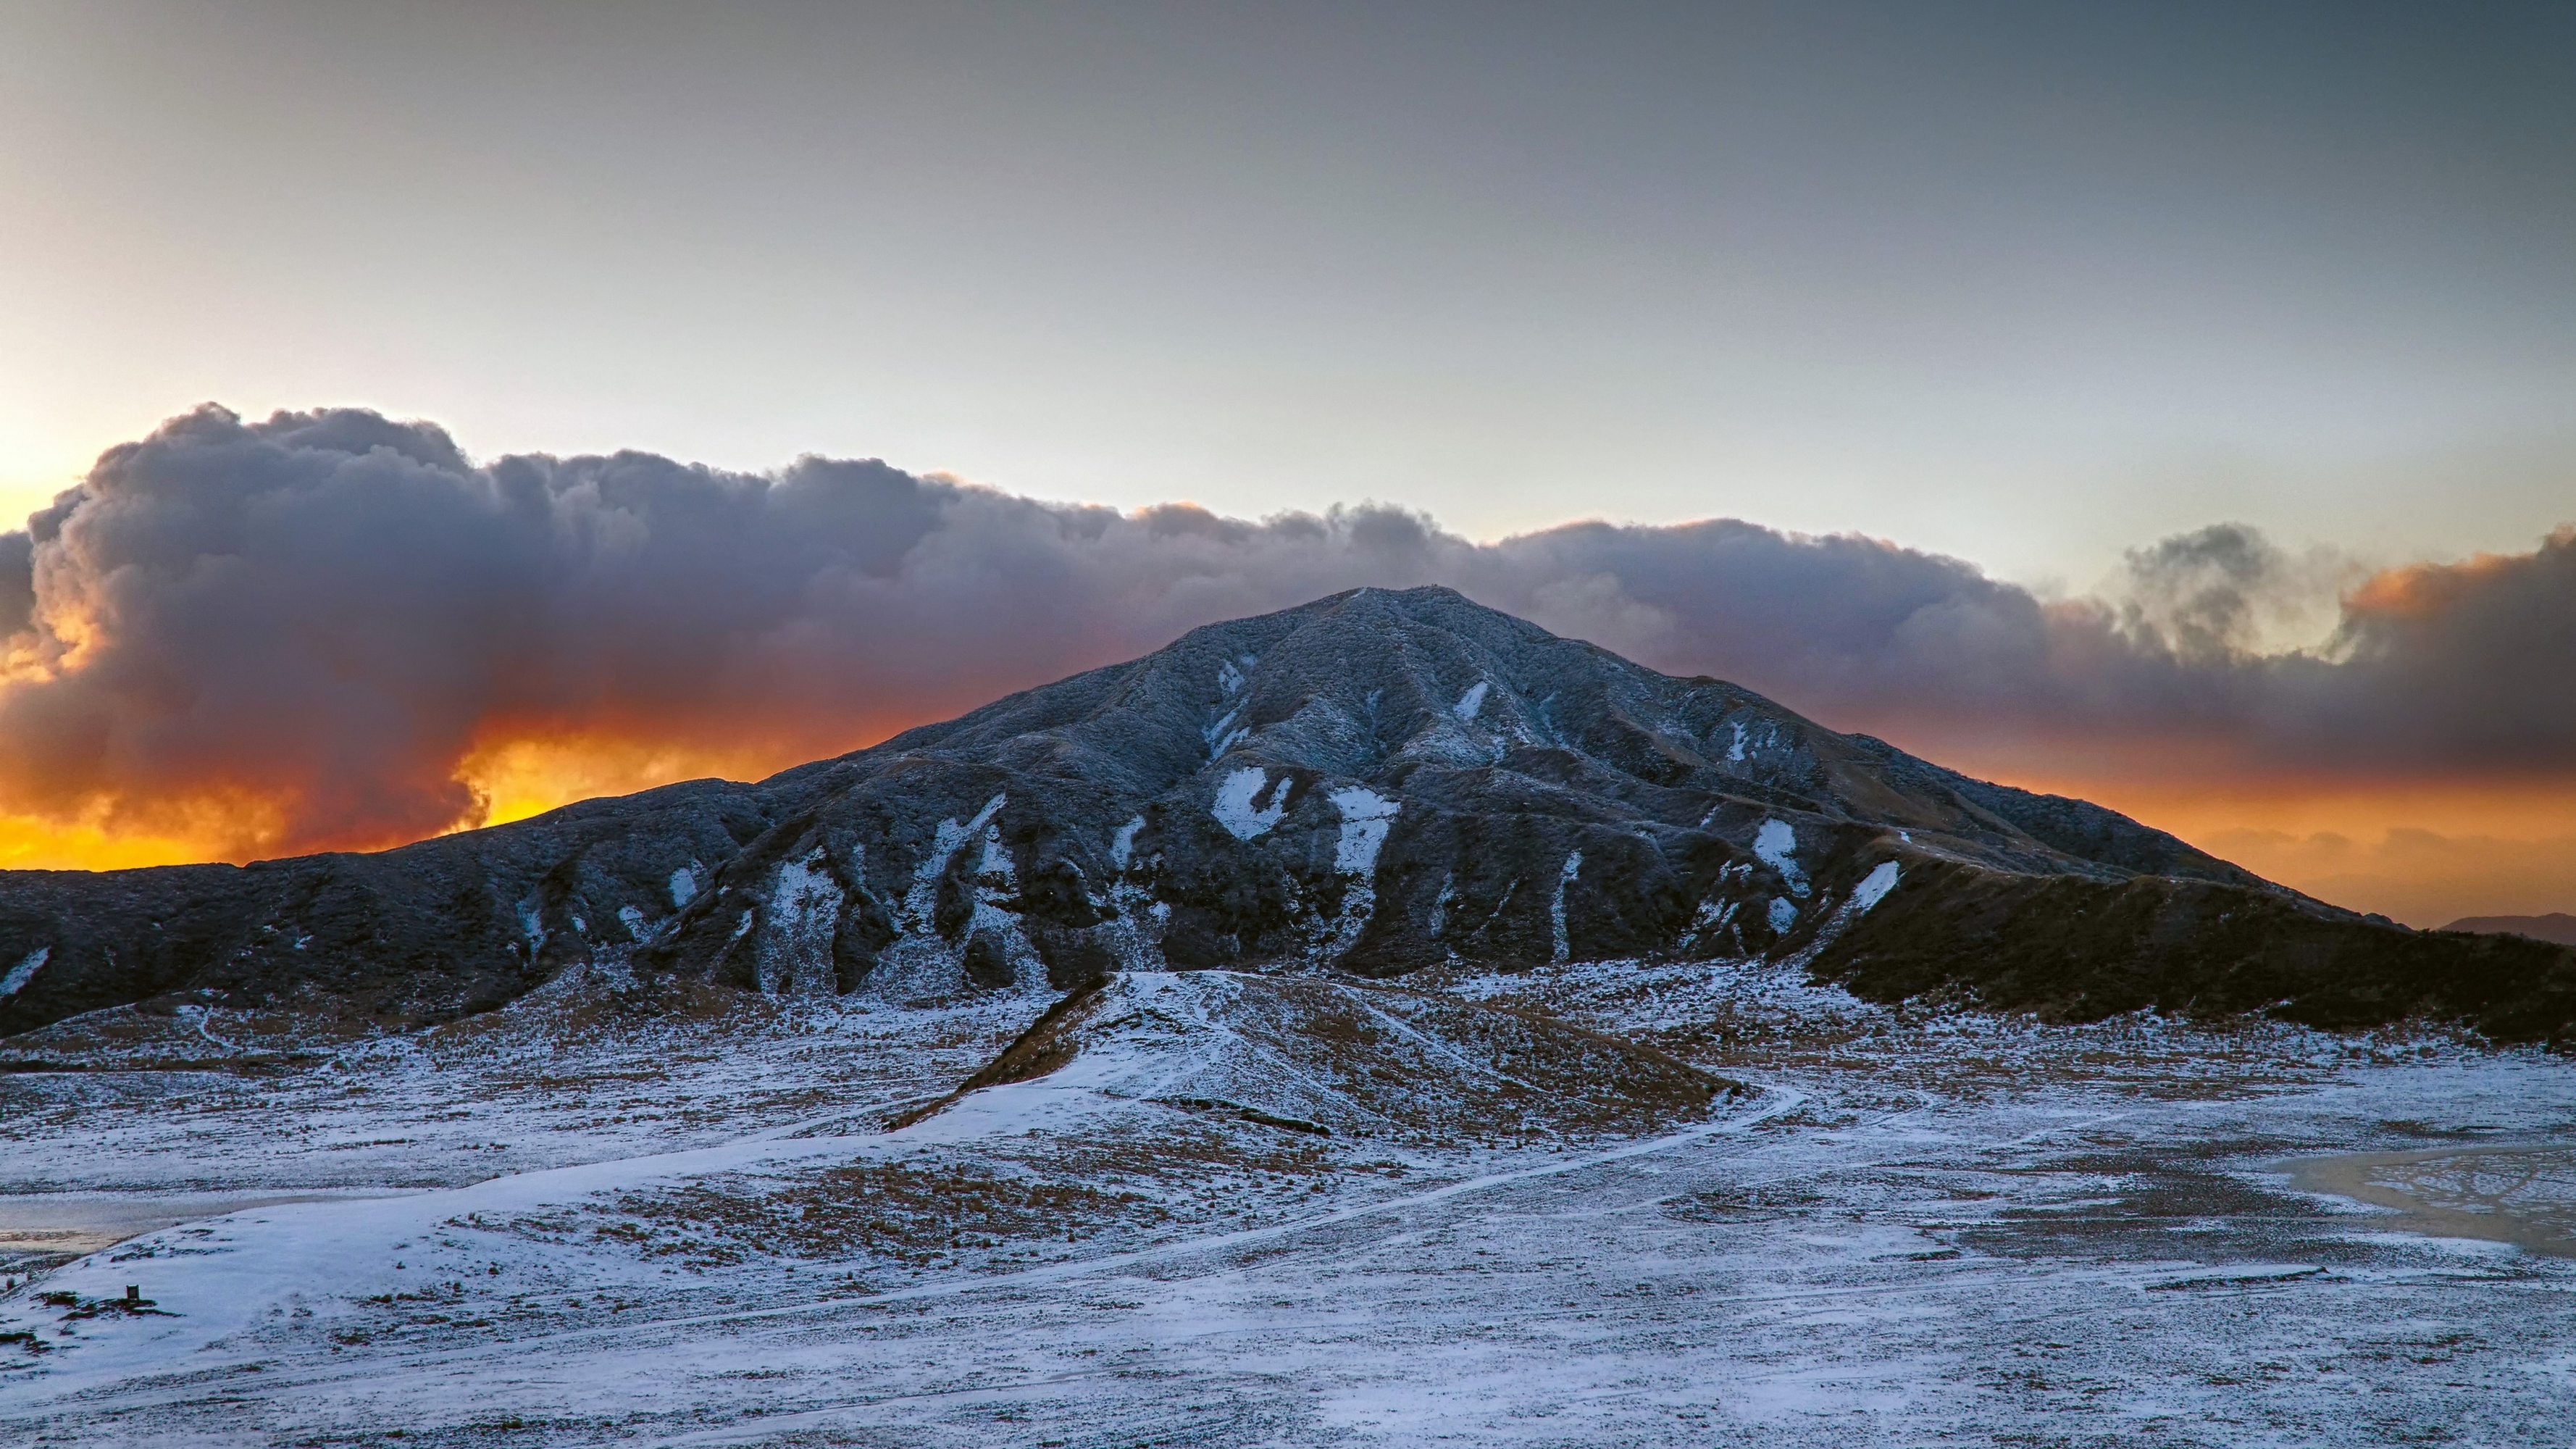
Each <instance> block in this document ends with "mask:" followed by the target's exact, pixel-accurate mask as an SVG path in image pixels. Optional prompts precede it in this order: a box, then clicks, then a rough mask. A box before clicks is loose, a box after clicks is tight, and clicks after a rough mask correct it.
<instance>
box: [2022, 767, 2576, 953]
mask: <svg viewBox="0 0 2576 1449" xmlns="http://www.w3.org/2000/svg"><path fill="white" fill-rule="evenodd" d="M2006 783H2010V784H2015V785H2019V786H2021V787H2022V788H2023V789H2026V790H2045V791H2047V792H2049V793H2051V794H2057V795H2074V796H2079V797H2081V798H2084V799H2087V800H2091V801H2093V802H2095V803H2097V804H2101V805H2106V806H2109V807H2110V808H2111V809H2114V810H2117V811H2119V812H2120V813H2121V814H2123V815H2127V816H2129V817H2131V818H2132V819H2136V820H2140V821H2143V822H2145V823H2146V824H2149V825H2153V826H2155V827H2156V828H2157V829H2159V830H2167V831H2171V832H2172V833H2173V834H2175V835H2178V836H2180V837H2182V838H2183V839H2184V840H2187V841H2189V842H2191V843H2192V844H2193V845H2196V846H2199V847H2200V848H2201V849H2203V850H2206V851H2208V852H2209V853H2210V854H2212V855H2215V856H2218V857H2219V858H2221V859H2223V860H2228V861H2232V862H2234V863H2235V864H2237V865H2241V866H2243V867H2245V868H2246V869H2247V870H2250V871H2252V872H2254V873H2255V874H2257V875H2259V876H2262V877H2264V878H2265V879H2267V880H2275V881H2279V882H2280V883H2281V884H2283V885H2286V886H2289V887H2291V888H2292V889H2294V890H2299V891H2304V892H2306V893H2308V894H2309V895H2312V896H2315V897H2317V898H2318V899H2320V900H2326V901H2331V902H2333V903H2334V904H2336V905H2339V906H2346V907H2349V908H2351V909H2353V910H2357V911H2377V912H2380V913H2382V914H2385V915H2388V916H2392V917H2394V918H2396V919H2397V920H2400V921H2403V922H2405V923H2406V924H2408V925H2410V926H2420V927H2433V926H2442V925H2447V924H2449V923H2450V922H2452V921H2455V920H2457V919H2459V918H2460V917H2462V916H2484V915H2538V914H2542V913H2545V912H2549V911H2570V910H2576V779H2534V780H2514V781H2507V780H2484V781H2406V780H2393V781H2384V782H2372V781H2353V782H2338V783H2328V782H2266V783H2260V784H2255V783H2243V782H2236V783H2231V782H2226V781H2208V780H2203V781H2191V780H2185V779H2176V778H2173V777H2164V778H2159V779H2155V780H2151V781H2139V780H2135V779H2119V778H2114V779H2081V778H2072V777H2068V776H2062V775H2051V776H2045V777H2036V776H2025V777H2021V778H2008V779H2007V780H2006Z"/></svg>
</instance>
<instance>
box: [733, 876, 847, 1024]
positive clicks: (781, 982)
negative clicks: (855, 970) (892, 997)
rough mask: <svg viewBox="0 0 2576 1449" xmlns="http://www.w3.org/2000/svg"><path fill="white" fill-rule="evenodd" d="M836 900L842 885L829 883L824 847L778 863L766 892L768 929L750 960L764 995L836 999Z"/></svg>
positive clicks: (836, 882)
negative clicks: (833, 967) (834, 966)
mask: <svg viewBox="0 0 2576 1449" xmlns="http://www.w3.org/2000/svg"><path fill="white" fill-rule="evenodd" d="M841 901H842V894H841V885H840V882H838V881H836V880H834V879H832V876H831V872H830V870H829V869H828V867H827V864H826V862H825V860H824V856H823V847H821V846H819V845H818V846H815V847H814V848H813V849H812V850H810V851H808V852H806V853H805V854H804V855H803V856H801V857H798V858H796V859H793V860H782V861H780V862H779V863H778V869H777V872H776V874H775V875H773V876H772V877H771V882H770V888H769V912H768V917H769V919H768V927H769V929H768V930H767V931H765V932H763V933H762V936H761V940H760V949H759V952H758V954H757V955H756V957H755V958H754V969H755V971H756V973H757V975H758V978H759V982H760V989H761V991H762V992H763V993H765V994H767V995H772V996H775V995H777V994H779V993H780V992H781V991H786V992H788V993H791V994H793V995H797V996H831V995H835V994H837V992H838V990H839V983H838V980H837V977H836V975H835V973H834V972H833V970H832V931H833V928H834V926H835V925H836V924H838V922H839V920H840V914H841Z"/></svg>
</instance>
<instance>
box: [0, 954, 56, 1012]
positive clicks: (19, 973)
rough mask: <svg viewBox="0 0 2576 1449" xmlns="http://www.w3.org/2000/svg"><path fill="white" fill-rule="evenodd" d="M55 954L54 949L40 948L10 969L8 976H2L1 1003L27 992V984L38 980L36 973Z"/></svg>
mask: <svg viewBox="0 0 2576 1449" xmlns="http://www.w3.org/2000/svg"><path fill="white" fill-rule="evenodd" d="M53 954H54V948H53V947H51V946H38V947H37V948H36V949H35V950H33V951H30V952H28V953H27V955H26V959H24V960H22V961H20V962H19V963H18V964H17V965H15V966H12V967H10V968H9V974H8V975H6V976H0V1001H6V1000H8V999H9V998H10V997H12V996H15V995H17V994H18V993H19V992H21V991H24V990H26V989H27V983H28V982H30V981H33V980H35V979H36V973H37V972H38V971H39V970H42V969H43V968H44V964H45V962H46V960H47V959H48V958H50V957H51V956H52V955H53Z"/></svg>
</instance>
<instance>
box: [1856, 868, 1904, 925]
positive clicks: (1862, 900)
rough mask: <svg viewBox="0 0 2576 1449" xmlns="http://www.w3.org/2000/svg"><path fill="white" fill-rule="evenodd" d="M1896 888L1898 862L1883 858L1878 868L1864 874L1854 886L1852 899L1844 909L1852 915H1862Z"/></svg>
mask: <svg viewBox="0 0 2576 1449" xmlns="http://www.w3.org/2000/svg"><path fill="white" fill-rule="evenodd" d="M1894 889H1896V862H1895V861H1892V860H1882V861H1880V862H1879V863H1878V868H1877V869H1875V870H1872V871H1871V872H1870V873H1869V874H1867V875H1865V876H1862V877H1861V881H1860V884H1859V885H1856V886H1854V887H1852V893H1851V901H1850V903H1849V904H1848V905H1846V906H1844V907H1843V909H1844V910H1846V911H1848V912H1850V913H1851V914H1852V915H1855V916H1857V915H1860V914H1861V913H1862V912H1864V911H1867V910H1868V909H1869V908H1870V907H1872V906H1874V905H1877V904H1878V903H1879V902H1880V901H1883V900H1885V899H1887V893H1888V892H1889V891H1892V890H1894Z"/></svg>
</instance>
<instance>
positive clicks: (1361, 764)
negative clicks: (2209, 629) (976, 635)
mask: <svg viewBox="0 0 2576 1449" xmlns="http://www.w3.org/2000/svg"><path fill="white" fill-rule="evenodd" d="M1716 958H1725V959H1745V958H1755V959H1767V960H1775V961H1780V962H1783V963H1784V964H1785V963H1796V964H1799V965H1803V966H1804V967H1805V968H1806V969H1808V970H1809V971H1811V972H1813V973H1814V974H1816V975H1817V976H1819V977H1822V978H1825V979H1828V980H1834V981H1840V982H1843V983H1845V984H1847V985H1848V986H1849V987H1850V988H1851V989H1852V990H1854V991H1857V992H1860V993H1862V994H1864V995H1868V996H1873V997H1878V998H1881V999H1890V998H1898V997H1907V996H1913V995H1917V994H1921V993H1926V992H1937V993H1940V994H1941V995H1942V996H1943V997H1944V998H1945V999H1949V1000H1954V1001H1959V1002H1962V1003H1966V1004H1977V1005H1984V1006H1989V1007H2000V1008H2006V1009H2013V1008H2020V1009H2030V1010H2036V1011H2040V1012H2044V1013H2047V1014H2049V1015H2051V1016H2057V1017H2067V1018H2080V1019H2090V1018H2098V1017H2101V1016H2105V1015H2109V1014H2112V1013H2117V1012H2124V1011H2134V1010H2138V1009H2141V1008H2149V1007H2152V1008H2156V1009H2159V1010H2168V1011H2177V1012H2189V1013H2193V1014H2198V1015H2219V1014H2225V1013H2232V1012H2248V1011H2252V1012H2267V1013H2270V1014H2273V1015H2277V1016H2283V1017H2287V1018H2290V1019H2294V1020H2299V1021H2304V1022H2309V1023H2311V1024H2314V1025H2318V1026H2331V1027H2351V1026H2369V1025H2378V1024H2382V1023H2387V1022H2394V1021H2401V1020H2406V1019H2409V1018H2414V1017H2433V1018H2445V1019H2453V1020H2461V1021H2466V1022H2469V1023H2471V1024H2473V1025H2476V1026H2478V1027H2480V1028H2481V1029H2483V1030H2486V1031H2488V1032H2490V1033H2491V1034H2494V1035H2496V1036H2498V1037H2503V1038H2514V1039H2531V1038H2550V1039H2554V1038H2561V1037H2564V1036H2567V1035H2569V1034H2570V1033H2571V1031H2576V952H2570V951H2569V950H2567V949H2566V948H2564V947H2561V946H2555V945H2547V944H2543V943H2541V942H2537V941H2529V940H2521V939H2517V938H2515V937H2512V936H2474V935H2448V934H2443V933H2438V932H2425V933H2419V932H2414V931H2409V930H2406V929H2404V928H2402V927H2399V926H2396V925H2393V924H2390V923H2387V922H2384V921H2373V920H2369V919H2366V918H2364V917H2362V916H2359V915H2356V914H2354V913H2353V912H2350V911H2345V910H2340V909H2337V908H2335V907H2333V906H2329V905H2326V904H2324V903H2322V902H2318V901H2314V900H2310V899H2308V898H2307V897H2305V896H2302V895H2299V894H2298V893H2296V892H2294V891H2290V890H2287V889H2285V888H2283V887H2281V886H2277V885H2274V884H2272V883H2270V882H2268V881H2265V880H2262V879H2261V878H2259V877H2257V876H2255V875H2253V874H2251V873H2249V872H2247V871H2244V870H2241V869H2239V868H2237V867H2236V866H2233V865H2230V864H2228V863H2227V862H2225V861H2222V860H2216V859H2213V858H2211V857H2210V856H2208V855H2205V854H2203V853H2202V852H2200V851H2198V850H2195V849H2193V848H2192V847H2191V846H2189V845H2187V844H2185V843H2184V842H2182V841H2180V840H2177V839H2175V838H2174V837H2172V836H2170V835H2167V834H2165V833H2163V832H2161V831H2158V830H2153V829H2150V828H2148V827H2146V826H2144V825H2141V824H2139V823H2138V822H2136V821H2134V820H2131V819H2128V818H2127V817H2125V816H2122V815H2118V814H2115V813H2113V812H2111V811H2109V810H2105V809H2103V808H2101V807H2099V806H2096V805H2090V804H2086V803H2085V802H2083V801H2080V800H2069V799H2063V798H2059V797H2056V796H2049V795H2034V794H2030V793H2027V792H2024V791H2021V790H2014V789H2009V788H2006V787H2003V786H1998V785H1991V784H1987V783H1984V782H1982V781H1977V780H1971V779H1969V778H1967V777H1965V776H1963V775H1959V774H1956V773H1954V772H1952V771H1949V770H1945V769H1943V768H1941V767H1940V766H1937V765H1934V764H1931V763H1929V762H1927V761H1924V760H1920V759H1916V758H1915V757H1913V756H1911V755H1908V754H1905V753H1904V752H1903V751H1900V750H1898V749H1896V748H1895V747H1893V746H1891V745H1888V744H1886V743H1884V742H1882V741H1879V740H1875V739H1871V738H1869V737H1868V736H1865V735H1843V734H1837V733H1836V732H1834V731H1832V730H1829V729H1826V728H1824V727H1823V726H1822V725H1819V724H1816V723H1815V722H1813V721H1811V720H1807V719H1804V718H1801V717H1800V716H1798V715H1797V714H1795V713H1793V712H1791V711H1789V710H1787V709H1783V708H1782V707H1780V706H1779V705H1777V704H1774V703H1772V702H1771V701H1769V700H1767V699H1764V698H1762V697H1761V696H1759V695H1757V694H1754V693H1752V692H1751V691H1749V690H1745V689H1741V688H1738V687H1737V686H1735V685H1731V684H1727V683H1723V682H1721V681H1719V680H1715V679H1707V678H1696V679H1677V678H1674V677H1672V676H1669V675H1664V674H1658V673H1656V672H1655V671H1653V670H1650V669H1646V668H1643V667H1641V666H1639V665H1636V664H1632V663H1630V662H1628V661H1627V660H1624V659H1621V658H1619V657H1618V656H1617V655H1614V654H1612V653H1610V652H1609V651H1607V650H1605V649H1600V648H1596V647H1594V646H1593V645H1590V644H1585V643H1581V642H1578V641H1575V640H1570V639H1561V638H1558V637H1556V636H1555V635H1552V634H1550V633H1548V632H1547V631H1546V630H1543V629H1540V628H1539V627H1537V626H1536V625H1533V624H1530V623H1527V622H1524V621H1522V620H1520V619H1515V618H1512V617H1511V616H1509V615H1506V614H1501V613H1497V612H1495V611H1494V610H1492V609H1488V608H1484V607H1482V606H1479V605H1477V604H1475V603H1472V602H1470V601H1469V600H1467V599H1465V598H1463V597H1461V596H1460V595H1458V594H1456V593H1453V592H1451V591H1449V590H1447V589H1408V590H1400V591H1399V590H1386V589H1358V590H1354V591H1352V592H1350V593H1346V594H1337V595H1335V596H1333V597H1331V598H1328V599H1321V600H1318V601H1316V602H1314V603H1311V604H1307V605H1304V606H1302V607H1300V608H1295V609H1288V610H1283V611H1281V612H1279V613H1275V614H1267V615H1263V616H1261V617H1258V618H1251V619H1238V620H1235V621H1233V622H1230V623H1224V624H1213V625H1209V626H1208V627H1206V628H1202V629H1197V630H1193V631H1192V632H1191V633H1190V634H1188V635H1187V636H1186V637H1184V638H1182V639H1181V640H1179V641H1178V642H1176V643H1174V644H1172V645H1171V646H1169V647H1167V648H1165V649H1162V650H1160V651H1158V652H1156V653H1154V654H1151V655H1148V656H1146V657H1144V658H1142V659H1138V660H1134V661H1131V662H1129V663H1126V664H1120V665H1113V666H1110V667H1108V668H1104V669H1096V670H1092V671H1091V672H1089V673H1086V674H1081V675H1077V676H1075V677H1073V678H1071V679H1066V680H1062V681H1059V682H1057V683H1055V684H1050V685H1047V686H1044V687H1042V688H1038V689H1032V690H1029V691H1027V692H1025V693H1022V694H1016V695H1013V696H1011V697H1010V698H1008V699H1004V700H1000V701H998V702H996V703H993V704H990V705H987V706H985V707H984V708H982V709H979V710H976V711H974V712H973V713H971V714H968V715H965V716H963V717H962V718H959V719H956V720H952V721H949V722H947V723H945V724H937V725H929V726H925V727H923V728H920V729H916V730H912V731H910V732H908V733H906V734H903V735H899V736H897V737H896V738H894V739H891V740H888V741H887V742H885V743H884V744H882V745H878V746H876V747H875V748H873V749H867V750H861V751H859V752H857V753H855V754H850V755H846V756H843V757H841V758H839V759H835V760H826V761H821V762H818V763H816V764H811V765H806V766H802V767H800V768H797V769H793V770H789V771H787V772H786V773H784V774H781V775H778V776H775V777H773V778H771V779H768V780H765V781H761V782H759V783H757V784H735V783H730V782H726V781H721V780H701V781H695V782H692V783H689V784H683V785H673V786H669V787H666V788H664V789H660V790H654V791H648V792H646V793H644V794H640V795H633V796H628V797H626V798H624V799H617V800H592V801H587V802H585V803H582V804H579V805H574V806H570V807H567V808H566V809H563V810H558V811H555V812H553V813H551V814H548V815H541V816H538V817H537V818H535V819H533V820H526V821H520V822H518V823H515V824H511V825H505V826H499V827H496V828H493V829H489V830H479V831H471V832H467V833H464V834H458V835H449V836H442V837H440V838H438V839H436V840H429V841H423V842H421V843H419V844H417V845H410V846H406V847H404V848H402V849H400V850H393V851H387V852H384V853H382V854H377V855H324V856H311V857H306V858H303V859H298V860H280V861H267V862H262V863H260V864H256V865H252V866H249V867H245V868H236V867H233V866H227V865H202V866H175V867H168V868H163V869H156V870H132V871H117V872H111V873H107V874H99V875H92V874H87V873H82V872H72V871H57V872H44V871H12V872H0V1034H7V1033H11V1032H20V1031H25V1030H28V1029H30V1028H33V1027H38V1026H42V1025H44V1024H45V1023H47V1022H51V1021H56V1020H59V1019H61V1018H63V1017H65V1016H69V1015H72V1014H75V1013H78V1012H85V1011H92V1010H96V1009H99V1008H101V1007H109V1006H117V1005H122V1004H127V1003H137V1004H141V1005H142V1006H143V1007H144V1008H145V1009H146V1010H147V1011H151V1010H157V1011H162V1012H167V1011H170V1010H174V1009H176V1008H178V1007H180V1006H182V1005H186V1004H189V1003H193V1002H207V1001H223V1002H226V1003H228V1004H231V1005H235V1006H241V1007H253V1006H266V1007H271V1008H292V1009H307V1010H317V1011H322V1012H328V1013H331V1014H334V1015H338V1016H342V1017H347V1016H359V1017H363V1018H367V1019H371V1020H373V1021H374V1022H376V1023H378V1024H381V1025H386V1026H395V1025H402V1024H407V1023H414V1022H420V1021H425V1020H437V1019H444V1018H449V1017H454V1016H457V1015H460V1014H463V1013H468V1012H473V1011H478V1010H484V1009H488V1008H490V1007H494V1006H498V1005H500V1004H501V1003H503V1002H505V1001H508V1000H510V999H512V998H514V997H516V996H518V995H520V994H522V993H524V992H527V991H529V990H531V989H533V988H535V987H536V986H538V985H540V984H541V983H543V982H545V981H546V980H547V979H549V978H550V977H552V976H554V975H555V974H556V973H557V972H558V971H560V970H562V969H564V968H566V967H568V966H572V965H574V964H576V963H591V962H596V963H597V964H598V965H599V966H600V967H601V968H602V969H603V970H606V971H608V972H610V973H611V974H612V975H616V974H622V973H624V972H628V971H632V972H633V973H635V974H636V975H637V976H639V977H647V978H650V977H679V978H690V979H697V980H709V981H714V982H718V983H721V984H724V985H728V986H733V987H738V988H741V989H744V990H749V991H758V992H762V993H767V994H776V995H838V994H849V993H864V994H866V995H868V996H870V997H874V998H878V999H881V1000H885V1001H888V1002H893V1003H905V1002H923V1001H940V1000H947V999H952V998H955V997H957V996H959V995H961V994H965V993H971V992H978V991H1000V990H1023V991H1048V990H1053V991H1065V990H1071V989H1076V988H1080V987H1083V986H1086V985H1089V984H1090V983H1093V982H1096V981H1098V980H1101V979H1102V978H1104V977H1106V976H1108V975H1109V974H1111V973H1113V972H1118V971H1122V970H1138V971H1168V970H1175V969H1178V970H1189V969H1193V968H1205V967H1222V968H1227V969H1231V970H1234V971H1270V970H1286V971H1291V972H1295V971H1316V970H1329V971H1334V972H1340V973H1347V974H1351V975H1357V976H1368V977H1378V978H1386V977H1396V976H1402V975H1404V974H1406V973H1408V972H1411V971H1414V970H1418V969H1421V968H1424V967H1434V966H1444V965H1450V964H1469V965H1478V966H1484V967H1488V968H1496V969H1504V970H1509V969H1513V968H1515V967H1518V966H1524V965H1531V964H1541V963H1546V962H1549V961H1566V960H1590V961H1603V960H1664V961H1672V960H1707V959H1716Z"/></svg>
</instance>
